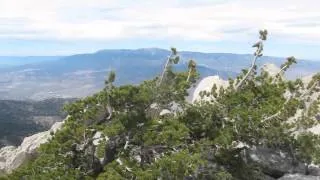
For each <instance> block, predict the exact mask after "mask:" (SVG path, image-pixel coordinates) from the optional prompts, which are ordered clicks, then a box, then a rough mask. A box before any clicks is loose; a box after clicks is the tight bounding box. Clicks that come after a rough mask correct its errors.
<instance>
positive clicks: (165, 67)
mask: <svg viewBox="0 0 320 180" xmlns="http://www.w3.org/2000/svg"><path fill="white" fill-rule="evenodd" d="M169 60H170V57H168V59H167V62H166V65H165V66H164V69H163V72H162V75H161V78H160V82H159V85H161V83H162V81H163V78H164V75H165V73H166V71H167V66H168V64H169Z"/></svg>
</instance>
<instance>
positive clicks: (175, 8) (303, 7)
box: [0, 0, 320, 60]
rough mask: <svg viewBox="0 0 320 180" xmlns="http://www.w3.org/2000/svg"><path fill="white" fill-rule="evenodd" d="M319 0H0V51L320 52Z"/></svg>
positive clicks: (310, 55)
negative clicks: (263, 32) (263, 37)
mask: <svg viewBox="0 0 320 180" xmlns="http://www.w3.org/2000/svg"><path fill="white" fill-rule="evenodd" d="M318 7H320V2H319V1H318V0H281V1H279V0H259V1H257V0H150V1H146V0H135V1H132V0H68V1H65V0H24V1H21V0H0V55H2V56H4V55H16V56H25V55H69V54H75V53H86V52H94V51H97V50H99V49H118V48H121V49H123V48H130V49H135V48H146V47H159V48H169V47H171V46H175V47H177V48H178V49H180V50H192V51H203V52H231V53H252V50H253V49H252V48H251V47H250V46H251V45H252V44H253V43H255V42H256V40H257V32H258V30H259V29H261V28H266V29H268V30H269V32H270V33H269V39H268V41H267V42H266V45H265V54H266V55H272V56H291V55H294V56H296V57H297V58H303V59H315V60H320V57H319V55H318V51H319V49H320V11H319V10H318Z"/></svg>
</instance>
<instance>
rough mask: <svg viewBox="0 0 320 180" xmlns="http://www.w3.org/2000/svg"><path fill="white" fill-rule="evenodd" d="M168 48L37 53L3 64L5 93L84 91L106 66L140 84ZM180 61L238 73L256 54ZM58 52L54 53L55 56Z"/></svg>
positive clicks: (206, 71) (42, 95)
mask: <svg viewBox="0 0 320 180" xmlns="http://www.w3.org/2000/svg"><path fill="white" fill-rule="evenodd" d="M169 54H170V52H169V51H168V50H164V49H159V48H143V49H135V50H130V49H115V50H99V51H97V52H95V53H87V54H76V55H72V56H65V57H52V59H50V58H49V57H47V59H43V60H42V61H40V60H39V59H37V60H35V61H36V62H35V61H33V60H30V62H33V63H27V64H24V65H18V66H13V67H7V68H2V69H1V71H0V98H1V99H22V100H23V99H26V97H28V99H33V100H41V99H46V98H52V97H54V98H71V97H83V96H87V95H90V94H92V93H94V92H97V91H98V90H99V89H101V88H102V87H103V80H104V79H105V76H106V74H107V72H108V71H110V70H114V71H116V73H117V78H116V84H117V85H121V84H137V83H139V82H141V81H143V80H146V79H150V78H153V77H155V76H157V75H159V74H160V73H161V71H162V68H163V66H164V64H165V61H166V57H167V56H168V55H169ZM180 55H181V62H182V63H180V65H177V66H176V67H175V68H176V69H177V70H179V71H182V70H186V69H187V62H188V60H189V59H194V60H195V61H196V62H197V64H198V70H199V71H200V74H201V77H206V76H209V75H219V76H220V77H222V78H224V79H226V78H228V77H234V76H236V74H237V73H239V72H240V71H241V69H244V68H247V67H249V65H250V63H251V58H252V55H248V54H232V53H201V52H190V51H181V52H180ZM55 58H56V59H55ZM284 61H285V58H279V57H267V56H266V57H262V58H261V59H259V61H258V62H257V64H258V66H261V65H262V64H265V63H274V64H276V65H278V66H279V65H280V64H282V63H283V62H284ZM298 62H299V63H298V64H297V65H295V66H294V67H293V68H292V70H290V72H288V76H289V77H290V78H294V77H299V76H304V75H307V74H310V73H313V72H316V71H317V70H318V69H320V62H318V61H306V60H299V59H298Z"/></svg>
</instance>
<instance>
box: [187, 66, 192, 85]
mask: <svg viewBox="0 0 320 180" xmlns="http://www.w3.org/2000/svg"><path fill="white" fill-rule="evenodd" d="M191 71H192V69H190V70H189V73H188V78H187V82H189V79H190V76H191Z"/></svg>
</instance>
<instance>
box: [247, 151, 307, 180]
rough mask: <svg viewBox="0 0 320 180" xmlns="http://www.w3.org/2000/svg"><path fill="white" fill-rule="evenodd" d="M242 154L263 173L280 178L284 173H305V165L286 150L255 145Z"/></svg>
mask: <svg viewBox="0 0 320 180" xmlns="http://www.w3.org/2000/svg"><path fill="white" fill-rule="evenodd" d="M243 154H244V160H245V162H247V163H248V164H252V165H256V166H258V167H260V168H261V170H262V172H263V173H264V174H266V175H268V176H271V177H273V178H280V177H282V176H284V175H285V174H294V173H299V174H307V166H306V165H305V164H304V163H302V162H299V161H297V160H295V159H294V158H293V157H292V155H290V154H289V153H287V152H283V151H280V150H274V149H269V148H263V147H255V148H251V149H246V150H244V151H243Z"/></svg>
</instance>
